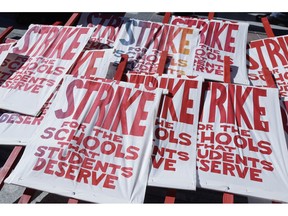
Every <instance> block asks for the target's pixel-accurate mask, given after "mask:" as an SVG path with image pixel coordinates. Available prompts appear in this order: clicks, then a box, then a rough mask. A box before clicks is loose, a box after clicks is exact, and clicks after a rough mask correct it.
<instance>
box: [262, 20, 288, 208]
mask: <svg viewBox="0 0 288 216" xmlns="http://www.w3.org/2000/svg"><path fill="white" fill-rule="evenodd" d="M261 22H262V24H263V27H264V29H265V32H266V35H267V36H268V37H275V34H274V32H273V30H272V28H271V26H270V23H269V20H268V19H267V17H262V18H261ZM263 74H264V77H265V80H266V82H267V86H268V87H271V88H276V84H275V81H274V80H273V77H272V74H271V73H270V71H269V70H268V68H263ZM284 105H285V108H286V111H288V101H284ZM272 203H280V202H276V201H272Z"/></svg>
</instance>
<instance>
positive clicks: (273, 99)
mask: <svg viewBox="0 0 288 216" xmlns="http://www.w3.org/2000/svg"><path fill="white" fill-rule="evenodd" d="M204 84H205V83H204ZM204 86H205V85H203V88H204ZM278 93H279V92H278V90H277V89H275V88H274V89H273V88H260V87H251V86H242V85H234V84H225V83H216V82H215V83H213V82H210V83H207V86H206V91H205V100H204V104H203V110H202V113H201V117H200V120H199V126H198V144H197V150H198V152H197V167H198V169H197V170H198V178H199V182H198V184H199V185H198V186H199V187H201V188H208V189H212V190H219V191H225V192H231V193H235V194H241V195H246V196H254V197H260V198H264V199H271V200H277V201H283V202H287V201H288V195H287V194H288V193H287V192H288V181H287V179H288V169H287V164H288V161H287V160H288V153H287V146H286V140H285V134H284V130H283V125H282V120H281V114H280V104H279V98H278Z"/></svg>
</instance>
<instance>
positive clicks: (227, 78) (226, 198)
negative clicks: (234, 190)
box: [222, 56, 234, 203]
mask: <svg viewBox="0 0 288 216" xmlns="http://www.w3.org/2000/svg"><path fill="white" fill-rule="evenodd" d="M230 69H231V63H230V57H229V56H224V82H225V83H231V71H230ZM222 201H223V203H234V195H233V194H230V193H223V199H222Z"/></svg>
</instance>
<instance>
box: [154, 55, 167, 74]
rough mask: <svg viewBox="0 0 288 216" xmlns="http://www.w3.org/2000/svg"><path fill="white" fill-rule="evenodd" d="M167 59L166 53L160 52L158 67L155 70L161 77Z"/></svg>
mask: <svg viewBox="0 0 288 216" xmlns="http://www.w3.org/2000/svg"><path fill="white" fill-rule="evenodd" d="M167 57H168V51H162V53H161V56H160V59H159V65H158V68H157V73H158V74H159V75H160V76H162V74H163V73H164V70H165V65H166V61H167Z"/></svg>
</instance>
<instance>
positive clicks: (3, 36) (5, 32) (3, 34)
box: [0, 26, 14, 43]
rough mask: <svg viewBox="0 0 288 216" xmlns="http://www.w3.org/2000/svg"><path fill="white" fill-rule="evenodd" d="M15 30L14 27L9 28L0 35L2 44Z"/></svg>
mask: <svg viewBox="0 0 288 216" xmlns="http://www.w3.org/2000/svg"><path fill="white" fill-rule="evenodd" d="M13 29H14V27H13V26H9V27H8V28H6V29H5V30H4V31H3V32H1V34H0V43H3V41H4V39H5V37H6V36H7V35H8V34H9V33H10V32H11V31H12V30H13Z"/></svg>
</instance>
